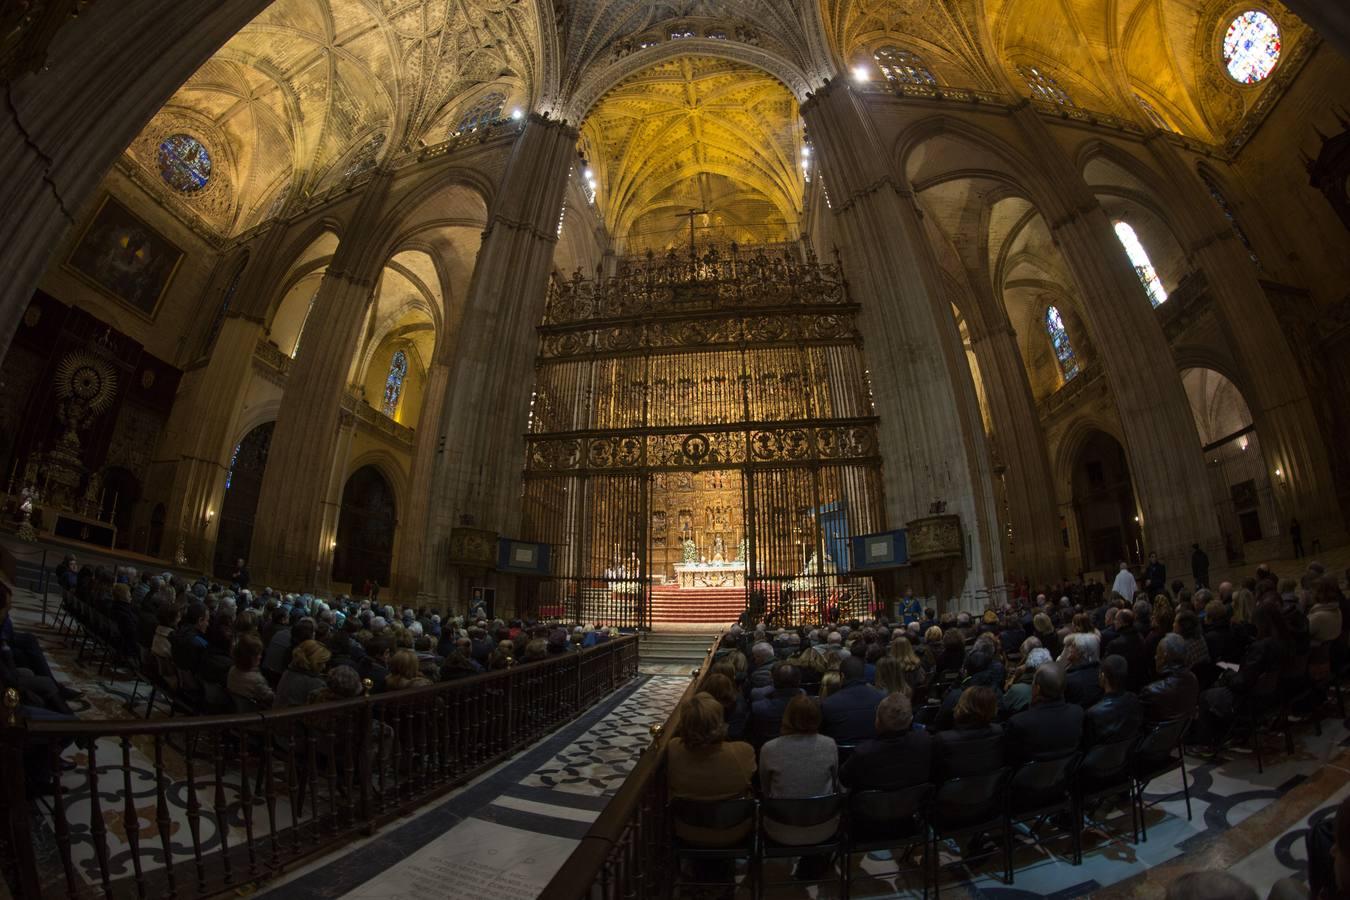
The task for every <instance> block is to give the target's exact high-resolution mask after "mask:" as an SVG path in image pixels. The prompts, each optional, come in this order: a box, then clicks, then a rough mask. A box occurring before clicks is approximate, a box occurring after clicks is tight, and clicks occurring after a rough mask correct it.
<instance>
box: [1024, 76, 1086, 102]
mask: <svg viewBox="0 0 1350 900" xmlns="http://www.w3.org/2000/svg"><path fill="white" fill-rule="evenodd" d="M1017 71H1018V73H1019V74H1020V75H1021V76H1022V78H1023V79H1024V80H1025V81H1026V83H1027V87H1029V88H1031V95H1032V97H1034V98H1035V99H1038V100H1048V101H1049V102H1051V103H1058V104H1059V105H1060V106H1073V105H1074V102H1073V100H1072V99H1071V98H1070V97H1069V95H1068V93H1067V92H1066V91H1065V90H1064V88H1062V87H1060V86H1059V82H1058V81H1056V80H1055V78H1054V76H1053V75H1050V74H1049V73H1047V72H1042V71H1041V70H1040V69H1038V68H1036V67H1035V66H1018V67H1017Z"/></svg>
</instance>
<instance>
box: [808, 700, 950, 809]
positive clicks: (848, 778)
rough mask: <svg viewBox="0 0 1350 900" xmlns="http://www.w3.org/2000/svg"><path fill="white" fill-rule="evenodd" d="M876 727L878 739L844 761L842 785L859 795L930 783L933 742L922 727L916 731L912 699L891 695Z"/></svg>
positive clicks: (879, 709)
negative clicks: (863, 791)
mask: <svg viewBox="0 0 1350 900" xmlns="http://www.w3.org/2000/svg"><path fill="white" fill-rule="evenodd" d="M827 699H828V698H827ZM875 725H876V732H877V736H876V737H875V738H872V739H871V740H866V741H863V742H862V743H861V744H859V745H858V747H857V749H856V750H854V751H853V753H852V755H850V756H849V758H848V759H847V760H845V761H844V765H843V766H842V767H841V768H840V770H839V780H840V782H842V783H843V785H844V786H845V787H847V788H850V789H852V790H855V791H858V790H886V791H890V790H897V789H899V788H904V787H909V786H910V785H914V784H923V783H925V782H926V781H928V774H929V772H930V771H931V769H932V767H933V763H932V759H933V757H932V753H933V740H932V738H931V737H929V735H928V732H927V731H924V730H923V728H922V727H920V728H915V727H914V711H913V708H912V707H911V706H910V703H909V698H908V697H906V696H905V695H904V694H891V695H890V696H889V697H886V698H885V699H883V700H882V701H881V703H879V704H878V705H877V713H876V723H875Z"/></svg>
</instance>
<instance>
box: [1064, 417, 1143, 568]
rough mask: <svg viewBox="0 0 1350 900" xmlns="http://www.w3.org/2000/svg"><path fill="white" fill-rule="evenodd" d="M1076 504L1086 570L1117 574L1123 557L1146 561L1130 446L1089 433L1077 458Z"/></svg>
mask: <svg viewBox="0 0 1350 900" xmlns="http://www.w3.org/2000/svg"><path fill="white" fill-rule="evenodd" d="M1073 508H1074V512H1075V513H1076V514H1077V516H1078V534H1079V538H1080V541H1079V544H1080V546H1081V547H1082V552H1083V560H1082V565H1083V569H1084V571H1092V570H1104V571H1111V572H1114V571H1115V568H1116V564H1117V563H1119V562H1120V561H1121V560H1130V561H1133V562H1139V561H1141V554H1142V552H1143V544H1142V537H1141V533H1140V527H1139V523H1138V522H1137V521H1136V520H1135V502H1134V485H1133V483H1132V481H1131V480H1130V467H1129V463H1128V462H1127V461H1126V459H1125V448H1124V447H1122V446H1120V442H1119V441H1117V440H1116V439H1115V438H1113V437H1111V436H1110V435H1109V434H1106V433H1105V432H1101V431H1094V432H1093V433H1092V434H1091V435H1089V436H1088V438H1087V440H1086V441H1084V442H1083V446H1082V447H1081V448H1080V449H1079V450H1078V455H1077V457H1076V458H1075V459H1074V465H1073Z"/></svg>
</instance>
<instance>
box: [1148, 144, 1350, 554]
mask: <svg viewBox="0 0 1350 900" xmlns="http://www.w3.org/2000/svg"><path fill="white" fill-rule="evenodd" d="M1145 143H1146V144H1147V145H1148V148H1149V150H1150V151H1151V152H1152V154H1153V158H1154V159H1155V160H1157V162H1158V164H1159V166H1160V167H1161V169H1162V170H1163V173H1164V175H1165V176H1166V178H1167V189H1168V191H1169V195H1170V197H1171V198H1172V201H1173V202H1172V203H1170V204H1169V210H1170V211H1171V212H1172V213H1173V220H1174V221H1175V222H1176V225H1177V230H1178V233H1179V234H1178V236H1179V237H1180V238H1181V240H1182V242H1183V244H1184V245H1185V249H1186V253H1187V256H1188V258H1189V260H1190V262H1191V264H1192V265H1193V266H1194V267H1195V268H1197V269H1199V270H1200V271H1201V272H1202V273H1204V275H1205V278H1206V280H1207V281H1208V282H1209V295H1210V297H1211V298H1212V302H1213V304H1214V310H1215V313H1216V318H1217V319H1218V321H1219V325H1220V327H1221V328H1222V329H1223V332H1224V336H1225V337H1226V338H1227V340H1228V346H1229V347H1230V348H1231V349H1232V351H1233V356H1234V357H1235V358H1236V359H1237V362H1238V365H1239V366H1240V367H1241V369H1242V377H1243V382H1244V383H1243V384H1242V385H1240V387H1241V389H1242V390H1243V395H1244V398H1245V399H1246V401H1247V404H1248V406H1249V407H1250V408H1251V412H1252V418H1253V420H1254V423H1255V425H1256V432H1257V435H1258V436H1259V437H1260V439H1261V452H1262V454H1263V455H1264V456H1265V460H1266V464H1267V467H1268V468H1269V469H1271V470H1272V471H1271V472H1267V473H1266V474H1267V476H1269V477H1272V478H1273V470H1274V469H1275V468H1276V467H1278V468H1280V469H1281V470H1282V471H1283V472H1284V477H1285V479H1286V482H1287V484H1288V490H1287V492H1284V491H1280V489H1278V488H1277V491H1280V493H1283V494H1284V496H1283V497H1281V498H1280V499H1281V501H1282V502H1283V503H1284V504H1285V508H1284V509H1281V510H1280V518H1281V522H1280V528H1281V530H1283V529H1285V528H1286V527H1287V526H1288V521H1289V518H1290V517H1291V516H1298V518H1299V520H1300V522H1301V523H1302V525H1303V534H1304V536H1305V543H1309V544H1310V543H1311V539H1312V537H1313V536H1317V537H1319V538H1320V539H1321V542H1322V545H1323V546H1326V547H1330V546H1335V545H1338V544H1340V543H1342V542H1343V541H1344V538H1345V522H1344V520H1343V518H1342V516H1341V514H1340V511H1339V510H1338V509H1337V505H1336V490H1335V485H1334V482H1333V480H1332V474H1331V463H1330V460H1329V459H1328V458H1327V451H1326V444H1325V443H1324V440H1323V436H1322V432H1321V430H1320V429H1319V428H1318V426H1317V415H1316V412H1315V409H1314V407H1313V403H1312V399H1311V398H1310V397H1309V396H1308V388H1307V383H1306V382H1305V381H1304V380H1303V377H1302V374H1301V373H1300V371H1299V367H1298V364H1297V362H1295V357H1294V348H1293V347H1291V346H1290V345H1289V342H1288V340H1287V339H1286V337H1285V333H1284V331H1283V329H1282V328H1281V327H1280V323H1279V320H1278V319H1277V318H1276V316H1275V311H1274V310H1273V309H1272V308H1271V305H1270V300H1269V298H1268V297H1267V296H1266V292H1265V290H1264V289H1263V288H1262V287H1261V282H1260V280H1259V277H1258V276H1259V273H1258V270H1257V269H1256V267H1255V266H1254V265H1252V262H1251V258H1250V256H1249V255H1248V253H1247V249H1246V248H1245V247H1243V246H1242V242H1241V241H1239V240H1238V238H1237V235H1236V234H1234V232H1233V228H1232V226H1231V225H1230V224H1229V222H1228V219H1227V218H1226V217H1225V216H1224V214H1223V211H1222V210H1221V209H1220V208H1219V206H1218V204H1217V203H1215V202H1214V199H1213V198H1212V197H1210V195H1209V191H1208V189H1207V188H1206V187H1205V184H1204V182H1203V181H1201V180H1200V176H1199V175H1198V174H1197V173H1196V171H1195V167H1194V166H1192V165H1190V164H1188V163H1187V162H1186V160H1185V159H1183V158H1182V156H1181V154H1180V153H1179V152H1178V151H1177V148H1176V146H1175V145H1174V144H1173V143H1172V142H1171V141H1170V140H1169V139H1168V138H1167V137H1166V136H1165V135H1163V134H1162V133H1161V132H1158V133H1155V134H1153V135H1152V136H1151V137H1149V138H1148V139H1147V140H1146V142H1145Z"/></svg>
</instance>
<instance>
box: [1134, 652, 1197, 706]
mask: <svg viewBox="0 0 1350 900" xmlns="http://www.w3.org/2000/svg"><path fill="white" fill-rule="evenodd" d="M1155 664H1156V666H1157V670H1158V678H1157V680H1156V681H1154V682H1153V683H1151V684H1149V685H1148V686H1147V687H1145V688H1144V689H1143V690H1142V691H1140V693H1139V703H1140V705H1141V706H1142V707H1143V711H1144V719H1145V721H1148V722H1161V721H1163V720H1165V719H1175V718H1177V717H1178V716H1190V715H1194V714H1195V706H1196V703H1197V702H1198V701H1199V699H1200V682H1199V680H1197V679H1196V677H1195V674H1194V673H1193V672H1191V670H1190V669H1188V668H1186V641H1185V639H1184V638H1183V637H1182V636H1181V635H1179V634H1175V633H1172V634H1166V635H1164V636H1163V638H1162V640H1160V641H1158V650H1157V658H1156V661H1155Z"/></svg>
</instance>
